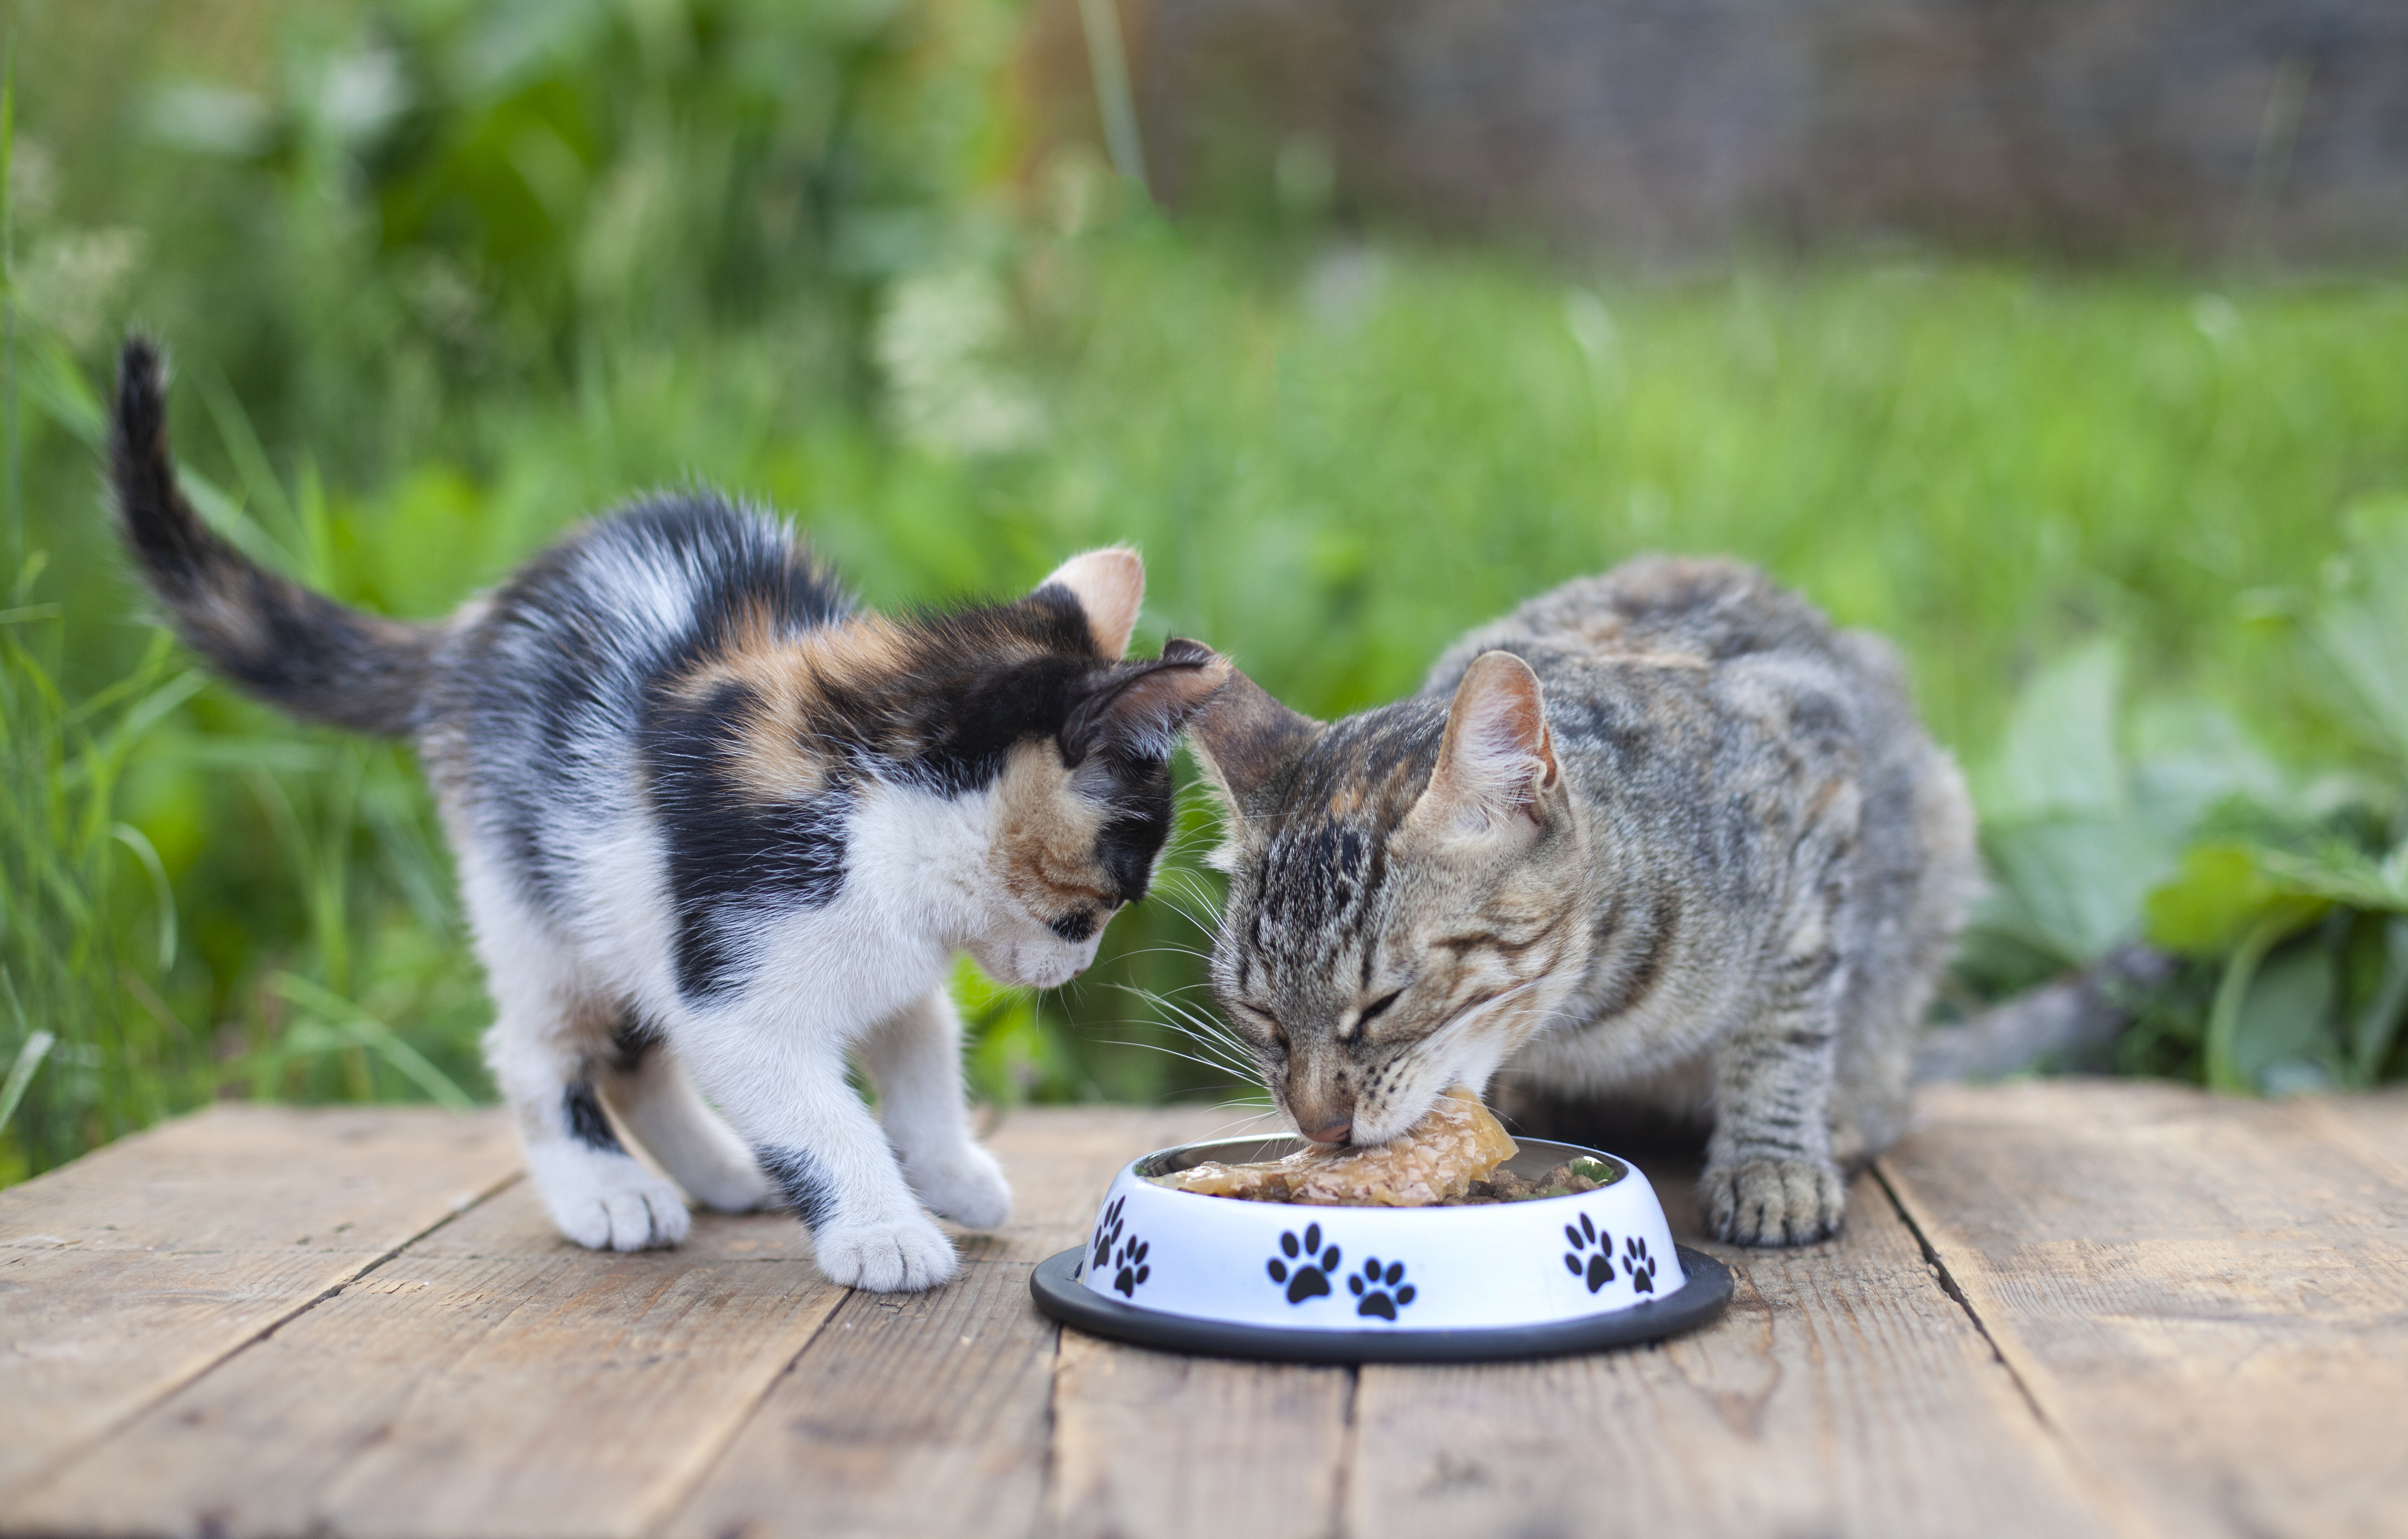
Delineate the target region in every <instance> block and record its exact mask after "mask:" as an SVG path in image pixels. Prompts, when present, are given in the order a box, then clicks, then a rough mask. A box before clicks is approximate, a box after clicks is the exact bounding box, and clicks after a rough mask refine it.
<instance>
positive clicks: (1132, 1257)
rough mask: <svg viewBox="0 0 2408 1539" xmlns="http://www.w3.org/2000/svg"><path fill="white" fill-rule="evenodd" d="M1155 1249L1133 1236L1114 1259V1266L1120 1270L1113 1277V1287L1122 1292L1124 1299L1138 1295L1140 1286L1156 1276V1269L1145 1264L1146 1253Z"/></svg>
mask: <svg viewBox="0 0 2408 1539" xmlns="http://www.w3.org/2000/svg"><path fill="white" fill-rule="evenodd" d="M1153 1248H1154V1247H1153V1246H1152V1245H1149V1244H1146V1243H1145V1242H1144V1241H1142V1240H1140V1239H1139V1238H1138V1237H1137V1236H1136V1235H1134V1234H1132V1235H1130V1236H1129V1237H1128V1239H1127V1240H1126V1241H1125V1242H1123V1244H1122V1245H1121V1247H1120V1250H1119V1252H1118V1253H1117V1254H1116V1255H1114V1256H1113V1257H1112V1265H1114V1266H1115V1267H1118V1268H1119V1269H1120V1270H1119V1271H1118V1272H1117V1273H1114V1274H1113V1276H1112V1286H1113V1287H1116V1288H1119V1289H1120V1290H1121V1297H1122V1298H1124V1299H1125V1298H1128V1297H1130V1296H1131V1295H1132V1294H1134V1293H1136V1292H1137V1289H1138V1285H1139V1284H1140V1283H1142V1282H1144V1281H1145V1280H1146V1279H1147V1278H1148V1277H1151V1276H1153V1275H1154V1268H1152V1267H1150V1266H1148V1265H1146V1264H1145V1257H1146V1252H1148V1251H1150V1250H1152V1249H1153Z"/></svg>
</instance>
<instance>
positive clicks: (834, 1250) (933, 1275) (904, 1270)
mask: <svg viewBox="0 0 2408 1539" xmlns="http://www.w3.org/2000/svg"><path fill="white" fill-rule="evenodd" d="M811 1255H812V1259H815V1260H817V1261H818V1262H819V1264H820V1271H821V1272H822V1273H825V1274H826V1276H827V1279H828V1281H830V1282H832V1283H841V1284H843V1285H844V1286H845V1287H858V1288H865V1289H867V1290H868V1291H869V1292H872V1293H917V1292H919V1291H921V1290H922V1289H923V1288H930V1287H936V1286H937V1285H938V1284H939V1283H941V1282H943V1281H944V1280H945V1279H946V1278H948V1277H951V1276H952V1275H953V1270H954V1268H955V1267H956V1266H957V1265H959V1263H958V1262H956V1261H955V1260H954V1259H953V1242H952V1241H950V1240H948V1239H946V1238H945V1233H944V1230H940V1229H939V1228H937V1226H936V1225H934V1224H932V1223H930V1222H928V1220H927V1218H926V1216H925V1215H921V1214H916V1213H915V1214H913V1215H911V1216H910V1217H909V1218H907V1219H903V1220H900V1221H899V1222H896V1223H892V1224H864V1225H861V1226H860V1227H858V1228H848V1229H835V1228H830V1229H827V1230H821V1231H819V1232H817V1233H815V1234H813V1235H812V1236H811Z"/></svg>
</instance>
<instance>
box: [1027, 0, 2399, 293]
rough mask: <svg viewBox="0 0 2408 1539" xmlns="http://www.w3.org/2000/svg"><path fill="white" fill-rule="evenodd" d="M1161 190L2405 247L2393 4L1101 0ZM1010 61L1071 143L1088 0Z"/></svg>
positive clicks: (1713, 231)
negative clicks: (1118, 32) (1123, 41)
mask: <svg viewBox="0 0 2408 1539" xmlns="http://www.w3.org/2000/svg"><path fill="white" fill-rule="evenodd" d="M1120 7H1121V9H1120V15H1121V18H1122V22H1123V26H1124V29H1125V34H1126V36H1127V39H1128V44H1127V47H1128V52H1129V55H1130V62H1131V73H1132V76H1133V79H1134V89H1135V93H1136V98H1137V103H1138V108H1139V113H1140V122H1141V125H1142V129H1143V135H1144V141H1145V148H1146V162H1147V169H1148V173H1149V176H1150V178H1151V180H1152V181H1153V184H1154V191H1155V194H1156V195H1157V196H1158V197H1160V198H1161V199H1163V200H1164V201H1165V202H1167V203H1168V204H1170V205H1171V206H1173V207H1179V206H1182V205H1183V204H1190V203H1195V202H1197V201H1211V200H1213V199H1216V198H1225V197H1234V198H1237V199H1240V200H1243V199H1244V198H1246V197H1248V196H1253V195H1266V196H1267V195H1268V193H1267V192H1266V193H1260V194H1258V193H1257V192H1255V191H1254V190H1256V189H1269V188H1270V187H1273V186H1283V187H1285V188H1287V189H1288V192H1289V194H1290V195H1291V201H1293V200H1294V198H1296V197H1298V196H1301V197H1306V198H1311V197H1312V196H1315V195H1317V194H1319V192H1320V190H1321V189H1322V188H1323V187H1325V186H1326V187H1327V188H1328V189H1329V191H1330V194H1331V196H1333V197H1334V199H1335V200H1336V203H1337V205H1338V207H1339V208H1340V209H1341V210H1343V209H1353V210H1356V211H1359V212H1362V213H1365V214H1369V215H1372V216H1375V217H1395V216H1402V217H1404V218H1406V219H1408V220H1411V221H1412V222H1415V223H1420V224H1423V225H1426V226H1429V227H1435V228H1438V229H1441V230H1448V231H1463V232H1483V233H1495V232H1528V233H1530V234H1534V235H1537V236H1540V237H1544V238H1548V239H1551V240H1553V241H1555V242H1559V243H1564V244H1570V245H1573V246H1578V247H1584V248H1590V249H1598V248H1602V249H1606V250H1609V251H1614V252H1623V253H1627V254H1631V255H1636V256H1639V257H1641V258H1652V259H1658V260H1674V261H1678V260H1683V259H1687V258H1694V257H1698V256H1711V255H1715V254H1719V253H1722V252H1727V251H1729V250H1731V249H1733V248H1734V246H1755V247H1762V246H1766V245H1771V246H1775V247H1799V248H1812V247H1816V246H1823V245H1829V244H1833V243H1844V244H1860V243H1863V242H1865V241H1868V240H1871V241H1876V242H1878V241H1881V240H1884V239H1888V238H1903V239H1905V240H1908V241H1913V242H1916V243H1938V244H1944V245H1949V246H1956V247H1973V248H2004V249H2008V250H2017V251H2042V252H2063V253H2067V254H2073V255H2126V256H2131V255H2139V256H2143V257H2170V258H2178V259H2193V260H2195V259H2200V258H2205V259H2229V258H2233V257H2243V258H2257V257H2261V256H2271V257H2277V258H2284V259H2293V260H2308V261H2318V262H2343V263H2357V262H2367V261H2381V260H2384V259H2386V258H2388V257H2392V256H2396V255H2397V254H2398V253H2399V252H2401V251H2402V250H2403V248H2408V0H1120ZM1027 62H1028V79H1029V80H1030V82H1031V84H1032V87H1033V96H1034V100H1035V104H1036V108H1037V110H1038V112H1039V116H1040V120H1041V121H1042V122H1044V124H1045V125H1046V128H1047V131H1048V132H1049V133H1050V134H1054V135H1073V136H1088V137H1092V136H1093V135H1094V133H1095V127H1094V124H1095V107H1094V100H1093V94H1092V92H1091V90H1090V88H1089V85H1088V79H1089V77H1088V60H1087V54H1086V49H1085V43H1084V40H1083V37H1082V29H1081V25H1080V18H1079V5H1078V0H1040V4H1039V6H1038V7H1037V9H1036V11H1035V13H1034V15H1033V18H1032V23H1031V32H1030V38H1029V44H1028V54H1027Z"/></svg>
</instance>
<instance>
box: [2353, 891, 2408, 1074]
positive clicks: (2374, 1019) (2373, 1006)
mask: <svg viewBox="0 0 2408 1539" xmlns="http://www.w3.org/2000/svg"><path fill="white" fill-rule="evenodd" d="M2403 1014H2408V919H2399V918H2392V919H2387V920H2386V921H2385V922H2384V925H2383V976H2382V979H2381V981H2380V982H2379V983H2377V984H2376V985H2375V987H2374V990H2373V992H2372V996H2371V997H2370V998H2369V999H2368V1000H2367V1001H2366V1003H2365V1004H2364V1005H2362V1006H2360V1007H2359V1009H2358V1014H2357V1016H2356V1017H2355V1018H2354V1019H2353V1020H2352V1021H2351V1022H2350V1029H2349V1067H2350V1083H2351V1084H2352V1085H2353V1086H2359V1087H2363V1086H2371V1085H2372V1084H2374V1083H2375V1081H2376V1079H2377V1077H2378V1076H2380V1075H2381V1074H2382V1072H2383V1063H2384V1060H2385V1059H2386V1058H2388V1057H2390V1056H2391V1044H2392V1043H2394V1042H2396V1041H2398V1040H2399V1036H2400V1023H2401V1016H2402V1015H2403Z"/></svg>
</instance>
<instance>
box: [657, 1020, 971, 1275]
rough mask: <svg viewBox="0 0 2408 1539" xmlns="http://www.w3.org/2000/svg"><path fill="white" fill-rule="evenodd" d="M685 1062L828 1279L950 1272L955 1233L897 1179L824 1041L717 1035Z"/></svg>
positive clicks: (877, 1132)
mask: <svg viewBox="0 0 2408 1539" xmlns="http://www.w3.org/2000/svg"><path fill="white" fill-rule="evenodd" d="M714 1035H716V1034H714ZM689 1066H690V1067H691V1068H692V1069H693V1070H694V1072H695V1078H696V1079H698V1080H699V1081H700V1082H701V1083H702V1086H703V1087H704V1088H705V1089H706V1090H708V1091H709V1092H710V1098H711V1099H712V1100H715V1101H717V1102H718V1103H719V1107H720V1109H721V1110H722V1111H724V1112H725V1113H726V1114H727V1117H728V1120H729V1121H730V1122H732V1123H734V1124H735V1126H736V1130H737V1132H738V1133H739V1134H740V1135H742V1137H743V1138H744V1139H745V1141H746V1142H747V1143H751V1144H752V1146H753V1158H756V1159H758V1160H759V1161H760V1162H761V1169H762V1170H763V1171H764V1172H767V1175H768V1177H769V1179H770V1180H771V1181H773V1182H775V1183H776V1184H777V1186H778V1187H779V1189H780V1190H781V1191H782V1192H784V1194H785V1196H786V1201H788V1202H789V1203H791V1204H792V1205H793V1207H794V1210H795V1215H796V1217H798V1218H800V1219H801V1220H802V1221H803V1222H804V1223H805V1224H806V1225H808V1226H810V1231H811V1254H812V1258H813V1259H815V1260H817V1261H818V1263H819V1268H820V1271H821V1272H823V1273H825V1274H826V1275H827V1278H828V1280H829V1281H831V1282H835V1283H841V1284H843V1285H845V1286H846V1287H862V1288H867V1289H868V1290H869V1291H871V1292H873V1293H895V1292H918V1291H919V1290H921V1289H923V1288H930V1287H936V1286H937V1285H938V1284H939V1283H941V1282H943V1281H944V1280H945V1279H947V1278H948V1277H951V1276H952V1275H953V1272H954V1269H955V1267H956V1265H957V1264H958V1263H957V1262H956V1261H955V1259H954V1257H953V1242H952V1241H950V1240H948V1239H946V1238H945V1233H944V1230H940V1229H939V1228H938V1227H937V1226H936V1223H935V1221H934V1220H932V1219H930V1218H929V1216H928V1215H927V1214H926V1213H925V1212H924V1211H922V1209H921V1207H920V1202H919V1200H918V1199H917V1198H915V1197H913V1196H912V1195H911V1188H910V1187H908V1186H906V1185H905V1184H904V1180H903V1172H902V1171H901V1170H899V1169H898V1168H896V1163H895V1153H894V1151H893V1150H892V1149H890V1148H889V1147H888V1146H887V1143H886V1135H885V1133H884V1132H883V1131H882V1129H880V1128H879V1126H878V1120H877V1118H875V1117H873V1116H871V1115H869V1109H868V1108H867V1107H866V1106H864V1105H862V1103H861V1098H860V1097H859V1096H858V1095H855V1094H854V1093H853V1086H851V1085H849V1084H847V1083H846V1082H845V1073H844V1055H843V1053H842V1051H841V1050H840V1049H839V1048H838V1047H837V1046H836V1045H835V1044H834V1043H811V1044H808V1045H803V1044H796V1043H785V1044H783V1045H782V1047H781V1048H777V1049H772V1048H771V1047H770V1046H769V1045H767V1043H764V1042H761V1041H758V1040H754V1041H750V1042H743V1043H732V1042H730V1041H728V1040H727V1039H726V1038H724V1037H720V1038H719V1040H717V1041H715V1042H711V1043H709V1044H708V1045H706V1046H703V1047H700V1048H698V1049H697V1050H696V1051H695V1052H694V1053H693V1054H692V1055H691V1056H690V1058H689Z"/></svg>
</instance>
